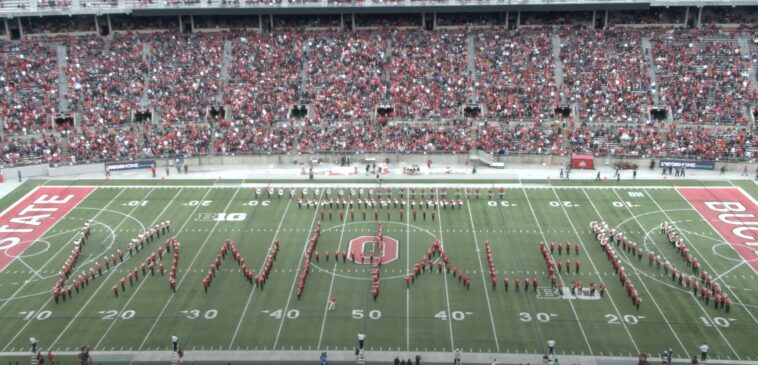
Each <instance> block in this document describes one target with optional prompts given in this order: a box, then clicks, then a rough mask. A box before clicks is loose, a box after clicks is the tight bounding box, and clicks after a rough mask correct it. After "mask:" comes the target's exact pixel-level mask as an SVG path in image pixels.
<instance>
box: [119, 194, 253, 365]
mask: <svg viewBox="0 0 758 365" xmlns="http://www.w3.org/2000/svg"><path fill="white" fill-rule="evenodd" d="M240 189H241V187H240V188H237V190H236V191H235V192H234V195H232V197H231V198H229V203H227V204H226V207H224V210H223V211H224V212H226V211H227V210H229V207H230V206H231V205H232V202H233V201H234V198H236V197H237V194H239V192H240ZM210 190H211V189H208V191H210ZM205 194H206V195H205V196H207V195H208V192H206V193H205ZM203 200H205V199H203ZM199 206H200V204H198V205H197V206H196V207H195V209H197V207H199ZM193 214H194V213H193ZM187 222H189V220H188V221H187ZM187 222H185V225H186V224H187ZM219 223H221V221H218V220H217V221H216V223H215V224H213V228H211V234H209V235H207V236H206V237H205V241H203V244H202V245H201V246H200V248H199V249H198V250H197V253H195V257H193V258H192V262H190V264H189V265H187V267H188V268H191V267H195V261H197V258H198V257H200V253H201V252H203V249H205V245H207V244H208V241H210V239H211V237H213V234H212V233H213V232H215V231H216V227H218V225H219ZM182 228H184V227H182ZM182 228H180V229H182ZM187 274H189V270H187V271H185V274H184V276H182V278H181V279H179V282H178V283H177V284H176V289H177V290H178V289H179V287H180V286H181V285H182V283H184V279H186V278H187V277H188V276H189V275H187ZM173 299H174V295H171V296H170V297H168V300H167V301H166V304H165V305H163V309H161V312H160V313H159V314H158V316H157V317H156V318H155V322H153V325H152V326H151V327H150V330H148V331H147V334H145V339H144V340H142V343H140V345H139V347H138V348H137V350H138V351H139V350H142V348H143V347H144V346H145V343H146V342H147V340H148V339H149V338H150V334H152V333H153V330H155V327H156V326H157V325H158V322H160V320H161V318H163V313H165V312H166V308H168V305H169V304H171V300H173ZM133 362H134V359H132V361H131V362H129V363H130V364H131V363H133Z"/></svg>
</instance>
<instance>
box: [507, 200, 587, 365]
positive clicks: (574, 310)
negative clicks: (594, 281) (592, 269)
mask: <svg viewBox="0 0 758 365" xmlns="http://www.w3.org/2000/svg"><path fill="white" fill-rule="evenodd" d="M521 190H522V191H523V192H524V197H525V198H526V204H527V205H529V210H530V211H531V212H532V217H533V218H534V223H536V224H537V228H538V230H539V232H540V236H542V240H543V241H544V242H547V237H545V232H543V231H542V225H541V224H540V220H539V219H537V213H535V212H534V207H533V206H532V201H531V200H530V199H529V194H527V192H526V189H521ZM557 274H558V279H559V280H560V281H561V284H563V286H564V287H568V286H567V285H566V284H565V283H564V281H563V275H562V274H561V273H560V272H557ZM568 302H569V306H570V307H571V312H573V313H574V318H576V323H577V325H579V331H580V332H581V333H582V337H583V338H584V343H585V344H586V345H587V350H589V352H590V355H594V352H593V351H592V345H590V341H589V339H588V338H587V333H585V332H584V326H582V321H580V320H579V315H578V314H577V313H576V308H574V303H573V301H571V300H569V301H568Z"/></svg>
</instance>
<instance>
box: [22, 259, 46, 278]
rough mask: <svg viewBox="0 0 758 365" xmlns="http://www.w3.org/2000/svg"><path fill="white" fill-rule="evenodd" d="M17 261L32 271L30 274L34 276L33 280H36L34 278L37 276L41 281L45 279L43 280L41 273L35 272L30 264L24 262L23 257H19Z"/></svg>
mask: <svg viewBox="0 0 758 365" xmlns="http://www.w3.org/2000/svg"><path fill="white" fill-rule="evenodd" d="M16 261H18V262H20V263H21V264H23V265H24V266H26V268H27V269H29V271H30V272H31V273H32V274H33V275H32V279H34V277H35V276H36V277H38V278H40V280H42V279H44V278H43V277H42V276H41V275H40V274H39V272H37V271H35V270H34V269H32V268H31V267H30V266H29V264H27V263H26V262H24V260H22V259H21V256H18V257H16ZM29 280H31V279H29Z"/></svg>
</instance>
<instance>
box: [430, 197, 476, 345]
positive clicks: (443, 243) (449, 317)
mask: <svg viewBox="0 0 758 365" xmlns="http://www.w3.org/2000/svg"><path fill="white" fill-rule="evenodd" d="M434 196H435V197H436V199H435V200H436V201H437V202H439V201H440V196H439V190H438V189H434ZM466 204H468V202H467V203H466ZM439 209H440V207H439V204H437V215H440V214H439ZM437 218H438V219H437V223H438V224H439V226H440V249H441V250H444V249H445V240H444V238H443V237H442V219H439V218H440V217H437ZM442 277H443V278H444V279H445V302H446V303H447V318H448V321H447V324H448V326H449V327H450V349H451V350H452V349H455V341H454V339H453V321H452V318H453V317H452V315H453V313H452V312H451V310H450V293H449V290H448V288H447V274H445V275H442Z"/></svg>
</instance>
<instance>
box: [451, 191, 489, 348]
mask: <svg viewBox="0 0 758 365" xmlns="http://www.w3.org/2000/svg"><path fill="white" fill-rule="evenodd" d="M466 208H468V217H469V221H470V222H471V233H473V234H474V245H475V246H476V258H477V261H479V272H480V273H481V274H482V288H483V289H484V296H485V297H486V298H487V310H488V311H489V313H490V324H491V325H492V335H493V336H495V350H497V352H500V341H499V340H498V338H497V329H496V328H495V317H494V316H493V315H492V304H491V303H490V293H489V289H488V288H487V279H486V278H485V277H484V265H482V251H481V250H480V249H479V238H477V236H476V226H474V215H473V214H472V213H471V200H469V198H468V193H466ZM437 211H439V204H438V206H437ZM439 215H440V221H441V220H442V212H441V211H439ZM495 285H497V283H496V284H495Z"/></svg>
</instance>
